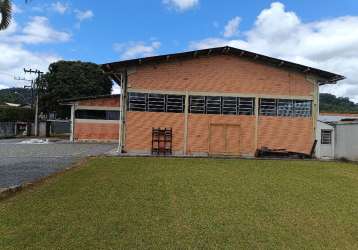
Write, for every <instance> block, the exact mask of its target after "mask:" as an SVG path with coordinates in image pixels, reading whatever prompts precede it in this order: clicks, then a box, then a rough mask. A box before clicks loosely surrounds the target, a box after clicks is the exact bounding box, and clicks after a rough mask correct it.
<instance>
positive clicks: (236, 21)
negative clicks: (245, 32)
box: [224, 16, 241, 37]
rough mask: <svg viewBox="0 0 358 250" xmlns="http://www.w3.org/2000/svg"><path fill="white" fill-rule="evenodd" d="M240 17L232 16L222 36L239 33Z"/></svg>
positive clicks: (231, 35)
mask: <svg viewBox="0 0 358 250" xmlns="http://www.w3.org/2000/svg"><path fill="white" fill-rule="evenodd" d="M240 22H241V18H240V17H238V16H237V17H234V18H233V19H231V20H230V21H229V22H228V23H227V24H226V26H225V30H224V37H233V36H236V35H238V34H239V26H240Z"/></svg>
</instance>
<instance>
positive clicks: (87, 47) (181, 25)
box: [0, 0, 358, 102]
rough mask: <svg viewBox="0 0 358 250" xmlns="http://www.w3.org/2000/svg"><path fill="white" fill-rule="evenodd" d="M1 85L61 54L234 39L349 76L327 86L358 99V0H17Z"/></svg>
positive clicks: (2, 36) (100, 55)
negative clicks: (28, 1) (24, 69)
mask: <svg viewBox="0 0 358 250" xmlns="http://www.w3.org/2000/svg"><path fill="white" fill-rule="evenodd" d="M13 2H14V5H13V9H14V15H13V21H12V23H11V26H10V27H9V28H8V29H7V30H5V31H0V89H1V88H8V87H23V86H24V85H26V84H27V83H26V82H25V81H19V80H15V77H18V78H27V79H32V78H33V77H34V76H31V75H25V74H24V73H23V68H33V69H40V70H42V71H46V70H47V68H48V65H49V64H50V63H52V62H55V61H57V60H81V61H89V62H94V63H99V64H100V63H106V62H113V61H119V60H124V59H130V58H138V57H145V56H152V55H160V54H167V53H176V52H182V51H188V50H195V49H203V48H209V47H216V46H226V45H229V46H233V47H237V48H240V49H246V50H250V51H253V52H257V53H261V54H265V55H269V56H273V57H277V58H282V59H285V60H289V61H293V62H297V63H301V64H305V65H307V66H311V67H317V68H320V69H324V70H328V71H332V72H334V73H338V74H342V75H344V76H346V77H347V79H346V80H344V81H342V82H340V83H339V84H337V85H333V86H324V87H323V88H322V89H321V92H327V93H332V94H335V95H337V96H346V97H350V98H351V100H353V101H355V102H358V1H356V0H340V1H323V0H315V1H312V0H287V1H283V0H281V1H268V0H250V1H249V0H131V1H125V0H105V1H98V0H97V1H96V0H92V1H88V0H59V1H56V0H52V1H50V0H32V1H30V3H28V4H25V0H14V1H13Z"/></svg>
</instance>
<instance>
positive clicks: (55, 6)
mask: <svg viewBox="0 0 358 250" xmlns="http://www.w3.org/2000/svg"><path fill="white" fill-rule="evenodd" d="M51 7H52V10H54V11H55V12H57V13H59V14H61V15H63V14H65V13H66V12H67V11H68V10H69V8H70V6H69V4H67V3H62V2H59V1H57V2H55V3H52V5H51Z"/></svg>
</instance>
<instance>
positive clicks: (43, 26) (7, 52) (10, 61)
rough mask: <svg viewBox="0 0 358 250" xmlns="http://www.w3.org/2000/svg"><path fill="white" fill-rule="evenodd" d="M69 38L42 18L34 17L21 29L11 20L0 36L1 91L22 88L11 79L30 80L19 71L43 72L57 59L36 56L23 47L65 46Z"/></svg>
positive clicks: (42, 54)
mask: <svg viewBox="0 0 358 250" xmlns="http://www.w3.org/2000/svg"><path fill="white" fill-rule="evenodd" d="M69 39H70V35H69V34H67V33H65V32H59V31H56V30H55V29H54V28H52V27H51V26H50V25H49V22H48V19H47V18H45V17H34V18H31V19H30V21H29V22H28V23H27V24H25V25H23V26H21V25H19V24H18V23H17V22H16V20H13V22H12V23H11V25H10V27H9V28H8V29H7V30H5V31H2V32H0V51H1V56H0V84H1V85H2V86H1V88H4V87H14V86H17V87H23V86H24V85H25V84H27V83H26V82H21V81H15V80H14V77H15V76H18V77H26V78H30V79H32V78H33V77H34V76H30V75H26V76H25V75H24V73H23V68H37V69H39V70H41V71H47V68H48V65H49V64H50V63H52V62H55V61H57V60H59V59H61V57H60V56H58V55H56V54H52V53H51V54H48V53H36V52H33V51H32V50H29V49H26V47H25V45H26V44H33V45H34V44H44V43H52V42H66V41H68V40H69Z"/></svg>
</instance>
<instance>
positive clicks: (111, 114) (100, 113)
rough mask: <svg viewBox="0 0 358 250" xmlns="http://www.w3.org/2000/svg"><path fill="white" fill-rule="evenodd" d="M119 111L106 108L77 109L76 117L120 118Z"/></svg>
mask: <svg viewBox="0 0 358 250" xmlns="http://www.w3.org/2000/svg"><path fill="white" fill-rule="evenodd" d="M119 113H120V112H119V111H106V110H88V109H81V110H76V113H75V117H76V119H90V120H119Z"/></svg>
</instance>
